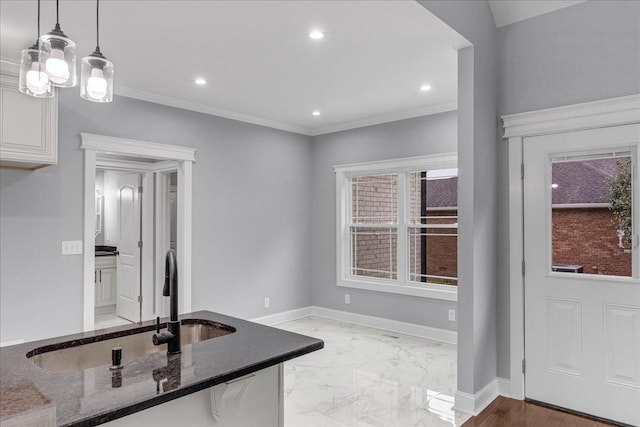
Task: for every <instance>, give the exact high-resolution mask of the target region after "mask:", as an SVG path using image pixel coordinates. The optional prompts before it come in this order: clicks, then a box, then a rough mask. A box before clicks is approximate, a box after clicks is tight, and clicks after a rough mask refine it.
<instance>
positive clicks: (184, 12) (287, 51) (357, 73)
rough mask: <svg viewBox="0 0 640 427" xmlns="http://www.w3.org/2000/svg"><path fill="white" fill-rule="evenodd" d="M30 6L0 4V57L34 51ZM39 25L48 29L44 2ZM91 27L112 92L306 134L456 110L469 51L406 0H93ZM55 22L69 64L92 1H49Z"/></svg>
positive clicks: (82, 46) (86, 32)
mask: <svg viewBox="0 0 640 427" xmlns="http://www.w3.org/2000/svg"><path fill="white" fill-rule="evenodd" d="M36 7H37V2H36V0H19V1H11V0H2V1H1V2H0V31H1V32H0V36H1V39H0V41H1V43H0V56H1V57H2V59H3V60H9V61H12V62H18V59H19V55H20V51H21V50H22V49H24V48H26V47H28V46H30V45H31V44H33V42H34V40H35V36H36V33H37V31H36V11H37V9H36ZM41 22H42V24H41V30H42V32H48V31H49V30H50V29H51V28H53V26H54V24H55V2H53V1H50V0H43V2H42V20H41ZM100 23H101V28H100V33H101V34H100V47H101V50H102V52H103V54H104V55H105V56H106V57H107V58H108V59H110V60H111V61H113V63H114V66H115V85H114V86H115V93H116V94H119V95H124V96H129V97H133V98H138V99H144V100H148V101H152V102H158V103H162V104H167V105H172V106H176V107H180V108H187V109H191V110H196V111H201V112H204V113H209V114H214V115H219V116H222V117H228V118H234V119H238V120H243V121H247V122H251V123H257V124H262V125H266V126H270V127H274V128H278V129H284V130H289V131H293V132H299V133H303V134H307V135H317V134H321V133H326V132H332V131H336V130H342V129H348V128H353V127H358V126H364V125H368V124H374V123H382V122H386V121H391V120H397V119H401V118H408V117H416V116H420V115H424V114H429V113H432V112H439V111H449V110H453V109H455V108H456V99H457V53H456V50H457V49H459V48H461V47H465V46H469V45H470V44H469V43H468V42H467V41H466V40H465V39H464V38H463V37H462V36H460V35H458V34H457V33H456V32H455V31H453V30H452V29H451V28H449V27H448V26H447V25H445V24H444V23H443V22H442V21H440V20H439V19H437V18H436V17H435V16H434V15H433V14H431V13H430V12H429V11H427V10H426V9H425V8H424V7H422V6H420V5H419V4H418V3H416V2H413V1H394V0H387V1H365V0H357V1H326V0H320V1H148V0H143V1H134V0H129V1H118V0H103V1H101V2H100ZM60 25H61V27H62V29H63V31H64V32H65V33H66V34H67V35H68V36H69V37H70V38H71V39H73V40H74V41H75V42H76V43H77V54H78V56H79V58H81V57H83V56H86V55H87V54H89V53H90V52H92V51H93V50H94V47H95V2H94V1H81V0H78V1H62V2H60ZM316 29H317V30H321V31H323V32H324V33H325V37H324V38H323V39H322V40H312V39H311V38H309V37H308V33H309V32H310V31H311V30H316ZM197 77H203V78H205V79H207V81H208V83H207V84H206V85H204V86H197V85H195V84H194V79H195V78H197ZM424 84H429V85H430V86H431V87H432V89H431V90H430V91H428V92H422V91H420V90H419V88H420V87H421V86H422V85H424ZM65 90H77V89H65ZM314 110H318V111H320V112H321V115H319V116H312V114H311V113H312V111H314Z"/></svg>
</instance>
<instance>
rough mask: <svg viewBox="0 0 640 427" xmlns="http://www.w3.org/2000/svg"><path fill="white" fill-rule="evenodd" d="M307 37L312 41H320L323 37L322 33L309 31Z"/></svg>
mask: <svg viewBox="0 0 640 427" xmlns="http://www.w3.org/2000/svg"><path fill="white" fill-rule="evenodd" d="M309 37H311V38H312V39H314V40H320V39H321V38H323V37H324V33H323V32H322V31H317V30H316V31H311V32H310V33H309Z"/></svg>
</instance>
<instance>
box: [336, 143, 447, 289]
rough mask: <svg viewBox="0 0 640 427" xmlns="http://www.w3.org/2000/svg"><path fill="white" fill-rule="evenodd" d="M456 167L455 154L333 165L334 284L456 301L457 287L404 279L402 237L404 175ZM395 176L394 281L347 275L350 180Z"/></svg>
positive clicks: (405, 259)
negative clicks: (355, 177) (354, 178)
mask: <svg viewBox="0 0 640 427" xmlns="http://www.w3.org/2000/svg"><path fill="white" fill-rule="evenodd" d="M457 167H458V155H457V153H442V154H432V155H427V156H419V157H408V158H401V159H392V160H383V161H375V162H366V163H351V164H346V165H338V166H334V171H335V174H336V273H337V285H338V286H341V287H347V288H356V289H366V290H369V291H377V292H388V293H393V294H401V295H410V296H417V297H424V298H433V299H440V300H446V301H457V300H458V287H457V286H452V285H440V284H434V283H416V282H410V281H409V280H408V274H407V272H408V263H409V260H408V257H407V252H408V245H407V236H406V229H407V227H406V224H405V222H406V218H405V216H406V211H407V206H406V204H407V197H406V194H405V191H406V182H405V181H406V180H405V175H404V174H406V173H408V172H413V171H417V170H421V171H424V170H436V169H453V168H457ZM389 173H398V174H399V175H398V199H399V200H400V201H401V203H400V204H399V206H398V208H399V209H398V220H399V221H398V240H397V242H398V243H397V247H398V256H397V266H398V271H397V280H390V279H379V278H373V277H364V276H355V275H352V274H351V256H350V248H351V243H350V239H351V235H350V233H349V226H350V215H351V185H350V184H351V178H352V177H354V176H359V175H375V174H389Z"/></svg>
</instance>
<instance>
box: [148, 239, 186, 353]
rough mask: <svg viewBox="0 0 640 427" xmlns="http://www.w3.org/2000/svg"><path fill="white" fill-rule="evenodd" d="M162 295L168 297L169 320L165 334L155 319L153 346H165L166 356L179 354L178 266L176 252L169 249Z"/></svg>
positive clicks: (158, 319)
mask: <svg viewBox="0 0 640 427" xmlns="http://www.w3.org/2000/svg"><path fill="white" fill-rule="evenodd" d="M162 295H164V296H165V297H169V301H170V316H171V317H170V319H169V322H167V330H166V332H160V317H158V318H157V319H156V333H155V334H153V343H154V344H155V345H161V344H167V355H172V354H179V353H180V352H181V350H180V321H179V320H178V266H177V261H176V251H175V250H173V249H170V250H169V251H168V252H167V256H166V258H165V262H164V288H163V289H162Z"/></svg>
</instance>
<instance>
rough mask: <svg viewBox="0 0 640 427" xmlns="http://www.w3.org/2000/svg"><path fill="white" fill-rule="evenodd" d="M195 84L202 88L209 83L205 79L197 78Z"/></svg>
mask: <svg viewBox="0 0 640 427" xmlns="http://www.w3.org/2000/svg"><path fill="white" fill-rule="evenodd" d="M193 82H194V83H195V84H197V85H200V86H202V85H206V84H207V81H206V80H205V79H203V78H197V79H195V80H194V81H193Z"/></svg>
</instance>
